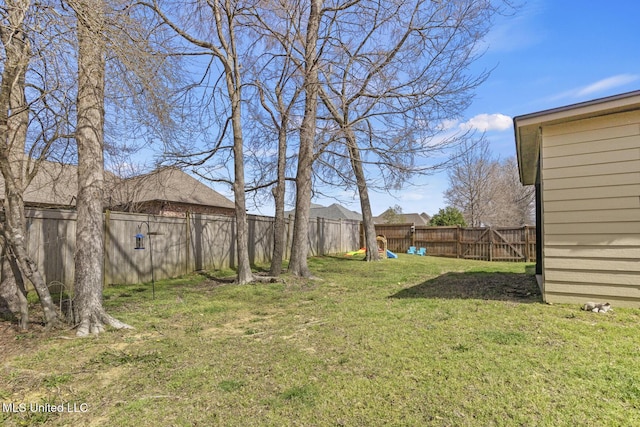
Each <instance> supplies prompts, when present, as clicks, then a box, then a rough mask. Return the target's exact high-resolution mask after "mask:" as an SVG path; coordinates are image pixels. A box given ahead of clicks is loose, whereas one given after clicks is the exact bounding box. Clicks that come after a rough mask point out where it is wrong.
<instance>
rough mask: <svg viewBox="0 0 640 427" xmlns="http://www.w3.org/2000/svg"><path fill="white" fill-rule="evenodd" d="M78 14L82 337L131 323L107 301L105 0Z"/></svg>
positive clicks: (82, 5)
mask: <svg viewBox="0 0 640 427" xmlns="http://www.w3.org/2000/svg"><path fill="white" fill-rule="evenodd" d="M74 6H75V11H76V14H77V17H78V100H77V109H78V123H77V126H76V135H75V136H76V143H77V145H78V198H77V211H78V219H77V225H76V254H75V270H76V271H75V288H74V291H75V301H74V303H75V304H74V305H75V309H76V313H75V320H76V322H77V323H78V330H77V335H78V336H85V335H88V334H89V333H94V334H96V333H100V332H102V331H103V330H104V324H105V323H106V324H108V325H110V326H113V327H115V328H129V327H130V326H128V325H126V324H124V323H122V322H120V321H118V320H116V319H114V318H113V317H111V316H110V315H108V314H107V313H106V311H105V310H104V308H103V306H102V275H103V257H104V247H103V242H104V224H103V216H102V208H103V206H102V203H103V185H104V158H103V155H104V153H103V141H104V140H103V137H104V73H105V58H104V52H105V44H104V39H103V35H102V29H103V23H104V11H103V8H104V3H103V2H102V1H101V0H80V1H79V2H77V3H75V4H74Z"/></svg>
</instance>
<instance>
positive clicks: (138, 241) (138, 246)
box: [136, 233, 144, 249]
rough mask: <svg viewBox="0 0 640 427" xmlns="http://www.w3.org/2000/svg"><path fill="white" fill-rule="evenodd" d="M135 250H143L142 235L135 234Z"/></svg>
mask: <svg viewBox="0 0 640 427" xmlns="http://www.w3.org/2000/svg"><path fill="white" fill-rule="evenodd" d="M136 249H144V234H141V233H138V234H136Z"/></svg>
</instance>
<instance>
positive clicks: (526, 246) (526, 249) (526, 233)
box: [522, 225, 531, 262]
mask: <svg viewBox="0 0 640 427" xmlns="http://www.w3.org/2000/svg"><path fill="white" fill-rule="evenodd" d="M522 230H523V231H524V262H529V260H530V259H531V254H530V253H529V229H528V228H527V226H526V225H525V226H524V227H523V228H522Z"/></svg>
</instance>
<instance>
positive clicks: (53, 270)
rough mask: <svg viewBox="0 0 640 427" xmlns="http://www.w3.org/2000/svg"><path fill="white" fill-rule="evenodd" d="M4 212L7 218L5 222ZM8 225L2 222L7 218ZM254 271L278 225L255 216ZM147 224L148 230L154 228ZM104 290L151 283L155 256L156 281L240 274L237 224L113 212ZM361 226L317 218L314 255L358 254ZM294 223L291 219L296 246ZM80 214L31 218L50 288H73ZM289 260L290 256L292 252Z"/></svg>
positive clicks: (42, 213) (54, 212)
mask: <svg viewBox="0 0 640 427" xmlns="http://www.w3.org/2000/svg"><path fill="white" fill-rule="evenodd" d="M1 215H2V212H0V216H1ZM0 218H1V217H0ZM248 221H249V258H250V261H251V263H268V262H269V261H270V260H271V252H272V248H273V221H274V219H273V218H270V217H264V216H255V215H250V216H249V219H248ZM147 224H148V225H147ZM104 227H105V237H104V253H105V255H104V283H105V285H107V284H111V283H118V284H132V283H142V282H149V281H151V271H152V270H151V267H152V266H151V256H150V252H151V251H153V273H154V277H155V279H164V278H170V277H177V276H181V275H184V274H189V273H191V272H194V271H199V270H215V269H221V268H229V267H235V266H236V263H237V256H236V245H235V236H236V224H235V218H233V217H228V216H220V215H204V214H187V215H186V217H180V218H174V217H165V216H153V215H147V214H136V213H123V212H106V213H105V218H104ZM359 227H360V222H359V221H350V220H330V219H324V218H312V219H311V221H310V224H309V240H308V241H309V255H311V256H314V255H326V254H335V253H341V252H347V251H352V250H355V249H358V247H359V246H358V245H359ZM292 232H293V220H292V219H287V223H286V227H285V233H286V236H285V237H286V239H287V240H286V242H287V246H289V244H290V242H291V240H292V239H291V237H292V236H291V235H292ZM138 233H141V234H144V235H145V236H146V237H145V249H144V250H136V249H135V235H136V234H138ZM75 235H76V213H75V211H70V210H58V209H28V210H27V251H28V253H29V254H30V255H31V256H32V257H33V259H34V260H35V262H36V263H37V265H38V269H39V271H40V272H41V273H42V274H43V276H44V279H45V281H46V282H47V283H52V282H54V281H55V282H60V283H63V284H64V285H65V287H67V288H69V289H70V288H72V287H73V280H74V274H75V266H74V253H75ZM286 250H287V252H286V254H285V257H286V258H288V257H289V255H290V248H288V247H287V249H286Z"/></svg>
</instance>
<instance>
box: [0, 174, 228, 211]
mask: <svg viewBox="0 0 640 427" xmlns="http://www.w3.org/2000/svg"><path fill="white" fill-rule="evenodd" d="M77 174H78V169H77V166H75V165H68V164H61V163H56V162H42V164H41V165H40V168H39V169H38V173H37V174H36V176H35V177H34V179H33V181H31V184H30V185H29V187H27V190H26V191H25V194H24V203H25V206H27V207H41V208H67V209H75V205H76V197H77V194H78V176H77ZM0 199H4V180H3V178H2V175H0ZM105 208H107V209H112V210H119V211H126V212H142V213H150V214H154V215H165V216H184V215H185V213H186V211H189V212H191V213H207V214H222V215H229V216H233V215H235V206H234V203H233V202H232V201H231V200H229V199H227V198H226V197H224V196H222V195H221V194H220V193H218V192H216V191H214V190H212V189H211V188H210V187H208V186H206V185H204V184H202V183H201V182H200V181H198V180H196V179H195V178H192V177H191V176H189V175H187V174H186V173H184V172H182V171H181V170H180V169H178V168H173V167H167V168H161V169H158V170H156V171H154V172H151V173H148V174H145V175H140V176H137V177H133V178H129V179H120V178H118V177H116V176H115V175H113V174H111V173H108V172H105Z"/></svg>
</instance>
